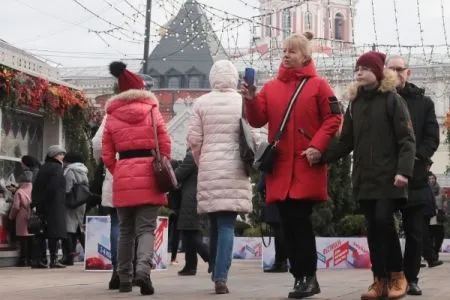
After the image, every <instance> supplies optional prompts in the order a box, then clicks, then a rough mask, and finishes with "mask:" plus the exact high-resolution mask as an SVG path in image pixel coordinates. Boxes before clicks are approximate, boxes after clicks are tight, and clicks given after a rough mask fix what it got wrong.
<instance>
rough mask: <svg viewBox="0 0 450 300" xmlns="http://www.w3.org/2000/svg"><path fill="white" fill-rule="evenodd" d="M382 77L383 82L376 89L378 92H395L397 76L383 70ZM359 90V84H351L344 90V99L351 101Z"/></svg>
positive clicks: (392, 72) (387, 70)
mask: <svg viewBox="0 0 450 300" xmlns="http://www.w3.org/2000/svg"><path fill="white" fill-rule="evenodd" d="M383 74H384V77H383V80H381V83H380V86H379V87H378V90H379V91H380V92H382V93H385V92H388V91H394V92H395V91H396V87H397V84H398V77H397V74H396V73H395V72H394V71H392V70H389V69H384V71H383ZM359 88H360V84H359V83H358V82H357V81H353V82H351V83H350V84H349V85H348V86H347V89H346V92H345V95H344V98H345V99H346V100H350V101H353V100H355V99H356V97H357V96H358V90H359Z"/></svg>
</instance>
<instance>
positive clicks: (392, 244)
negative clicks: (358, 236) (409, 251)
mask: <svg viewBox="0 0 450 300" xmlns="http://www.w3.org/2000/svg"><path fill="white" fill-rule="evenodd" d="M360 206H361V209H362V211H363V212H364V215H365V217H366V222H367V242H368V244H369V250H370V260H371V262H372V272H373V274H374V276H375V277H378V278H387V277H389V276H390V273H391V272H398V271H400V270H401V269H402V264H403V262H402V259H401V257H402V251H401V248H400V240H399V238H398V234H397V230H396V228H395V222H394V211H395V210H397V202H396V200H394V199H380V200H362V201H361V202H360ZM399 258H400V260H399Z"/></svg>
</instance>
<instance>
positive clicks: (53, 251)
mask: <svg viewBox="0 0 450 300" xmlns="http://www.w3.org/2000/svg"><path fill="white" fill-rule="evenodd" d="M59 240H60V239H59V238H47V241H48V250H49V252H50V260H51V261H53V262H54V261H56V259H57V258H58V241H59ZM46 251H47V249H46V247H45V236H44V235H35V237H34V243H33V260H34V262H35V263H36V262H37V263H38V262H39V261H43V260H44V258H45V260H46V259H47V258H46V257H47V255H46Z"/></svg>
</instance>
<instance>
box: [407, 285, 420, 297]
mask: <svg viewBox="0 0 450 300" xmlns="http://www.w3.org/2000/svg"><path fill="white" fill-rule="evenodd" d="M406 293H407V294H408V295H412V296H421V295H422V290H421V289H420V287H419V285H418V284H417V282H410V283H408V290H407V292H406Z"/></svg>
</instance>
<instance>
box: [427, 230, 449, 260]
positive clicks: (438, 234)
mask: <svg viewBox="0 0 450 300" xmlns="http://www.w3.org/2000/svg"><path fill="white" fill-rule="evenodd" d="M429 230H430V231H429V232H430V241H431V246H432V247H433V250H434V252H435V254H436V259H439V252H440V251H441V248H442V243H443V242H444V238H445V228H444V225H430V226H429Z"/></svg>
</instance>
